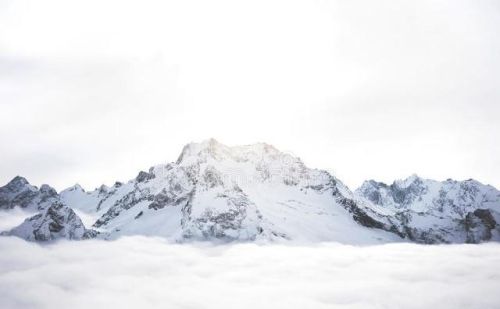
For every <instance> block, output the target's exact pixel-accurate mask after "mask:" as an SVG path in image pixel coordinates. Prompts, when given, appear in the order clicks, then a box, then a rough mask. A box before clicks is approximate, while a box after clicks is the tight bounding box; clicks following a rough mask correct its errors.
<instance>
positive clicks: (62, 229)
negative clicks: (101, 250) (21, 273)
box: [2, 202, 97, 241]
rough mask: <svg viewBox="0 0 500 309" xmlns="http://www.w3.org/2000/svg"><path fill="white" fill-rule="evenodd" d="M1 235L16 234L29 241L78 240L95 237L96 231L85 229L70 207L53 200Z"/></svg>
mask: <svg viewBox="0 0 500 309" xmlns="http://www.w3.org/2000/svg"><path fill="white" fill-rule="evenodd" d="M2 235H10V236H17V237H21V238H24V239H26V240H30V241H48V240H55V239H59V238H66V239H75V240H80V239H85V238H92V237H95V236H96V235H97V233H96V232H95V231H92V230H87V229H86V228H85V226H84V225H83V223H82V221H81V220H80V218H79V217H78V216H77V215H76V214H75V212H74V211H73V210H72V209H71V208H69V207H68V206H65V205H63V204H62V203H60V202H54V203H52V205H50V206H48V207H47V208H45V209H43V210H42V211H41V212H40V213H39V214H36V215H34V216H32V217H30V218H28V219H26V220H25V221H24V222H23V223H21V225H19V226H17V227H15V228H13V229H12V230H10V231H8V232H4V233H2Z"/></svg>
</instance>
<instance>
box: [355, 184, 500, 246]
mask: <svg viewBox="0 0 500 309" xmlns="http://www.w3.org/2000/svg"><path fill="white" fill-rule="evenodd" d="M356 194H357V195H358V196H359V197H360V199H361V200H362V202H365V203H366V204H367V207H368V208H370V209H371V210H373V212H372V216H373V217H376V218H378V219H379V220H380V221H384V222H385V227H384V229H386V228H387V227H389V229H392V230H394V231H397V232H398V233H399V234H400V235H402V236H404V237H406V238H408V239H410V240H413V241H416V242H422V243H463V242H469V243H478V242H482V241H488V240H500V237H499V235H500V234H499V232H500V227H499V226H498V224H497V221H498V220H495V216H498V212H499V211H500V192H499V191H498V190H496V189H495V188H493V187H491V186H487V185H483V184H481V183H479V182H477V181H474V180H467V181H461V182H459V181H453V180H450V179H449V180H447V181H444V182H438V181H434V180H428V179H422V178H420V177H418V176H416V175H413V176H411V177H409V178H407V179H405V180H402V181H395V182H394V183H393V184H391V185H386V184H384V183H380V182H376V181H373V180H370V181H366V182H365V183H364V184H363V185H362V186H361V187H360V188H359V189H358V190H356Z"/></svg>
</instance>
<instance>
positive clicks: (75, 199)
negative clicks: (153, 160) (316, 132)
mask: <svg viewBox="0 0 500 309" xmlns="http://www.w3.org/2000/svg"><path fill="white" fill-rule="evenodd" d="M61 197H62V200H63V202H65V203H66V204H68V205H71V206H72V207H75V208H76V209H79V210H81V211H84V212H87V213H89V212H91V213H94V214H96V217H98V219H97V220H96V222H95V224H94V228H96V229H99V230H100V231H101V235H100V237H104V238H108V239H112V238H116V237H119V236H122V235H135V234H141V235H155V236H163V237H167V238H171V239H173V240H175V241H186V240H197V241H198V240H221V241H230V240H239V241H254V240H294V241H339V242H344V243H376V242H389V241H397V240H400V237H399V236H397V235H394V234H392V233H388V232H386V231H382V230H378V229H374V228H373V227H374V225H376V222H373V220H371V218H369V217H368V216H366V214H365V213H364V212H363V211H362V210H361V209H358V208H357V207H356V203H355V202H354V200H353V199H352V198H353V195H352V193H351V192H350V191H349V189H347V187H345V186H344V185H343V184H342V183H341V182H340V181H339V180H338V179H336V178H335V177H333V176H331V175H330V174H328V173H327V172H325V171H320V170H315V169H309V168H307V167H306V166H305V165H304V164H303V163H302V161H300V159H298V158H295V157H293V156H291V155H288V154H286V153H283V152H280V151H278V150H277V149H276V148H274V147H273V146H270V145H267V144H255V145H248V146H237V147H228V146H225V145H223V144H221V143H219V142H217V141H215V140H213V139H212V140H208V141H205V142H202V143H191V144H188V145H186V146H185V147H184V149H183V150H182V153H181V155H180V156H179V158H178V160H177V161H176V162H174V163H169V164H164V165H157V166H154V167H152V168H150V169H149V170H148V171H147V172H145V171H141V172H140V173H139V174H138V175H137V177H136V178H134V179H132V180H130V181H128V182H127V183H116V184H115V185H113V186H112V187H104V186H103V187H101V188H99V189H97V190H95V191H92V192H85V191H83V190H82V189H81V188H80V187H78V186H77V187H72V188H69V189H67V190H64V191H63V192H61ZM353 218H354V219H353ZM356 220H357V221H358V222H356ZM360 223H361V224H360ZM363 225H365V226H363Z"/></svg>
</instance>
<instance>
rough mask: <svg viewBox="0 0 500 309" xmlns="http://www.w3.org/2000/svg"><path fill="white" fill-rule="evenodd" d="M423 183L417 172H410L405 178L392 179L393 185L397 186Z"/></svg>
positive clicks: (405, 186)
mask: <svg viewBox="0 0 500 309" xmlns="http://www.w3.org/2000/svg"><path fill="white" fill-rule="evenodd" d="M422 183H423V179H422V178H420V177H419V176H418V175H417V174H412V175H410V176H409V177H407V178H405V179H398V180H396V181H394V183H393V185H394V186H397V187H399V188H408V187H409V186H412V185H420V184H422Z"/></svg>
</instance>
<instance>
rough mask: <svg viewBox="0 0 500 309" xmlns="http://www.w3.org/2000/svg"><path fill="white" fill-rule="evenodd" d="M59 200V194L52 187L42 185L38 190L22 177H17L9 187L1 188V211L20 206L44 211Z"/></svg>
mask: <svg viewBox="0 0 500 309" xmlns="http://www.w3.org/2000/svg"><path fill="white" fill-rule="evenodd" d="M57 200H58V195H57V192H56V190H54V189H53V188H51V187H50V186H48V185H42V186H41V187H40V189H38V188H37V187H35V186H32V185H30V184H29V183H28V181H27V180H26V179H25V178H23V177H20V176H16V177H15V178H14V179H12V180H11V181H10V182H9V183H8V184H7V185H5V186H3V187H0V209H11V208H14V207H16V206H18V207H21V208H28V209H33V210H36V209H38V210H42V209H44V208H46V207H48V206H49V205H50V204H51V203H53V202H55V201H57Z"/></svg>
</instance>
